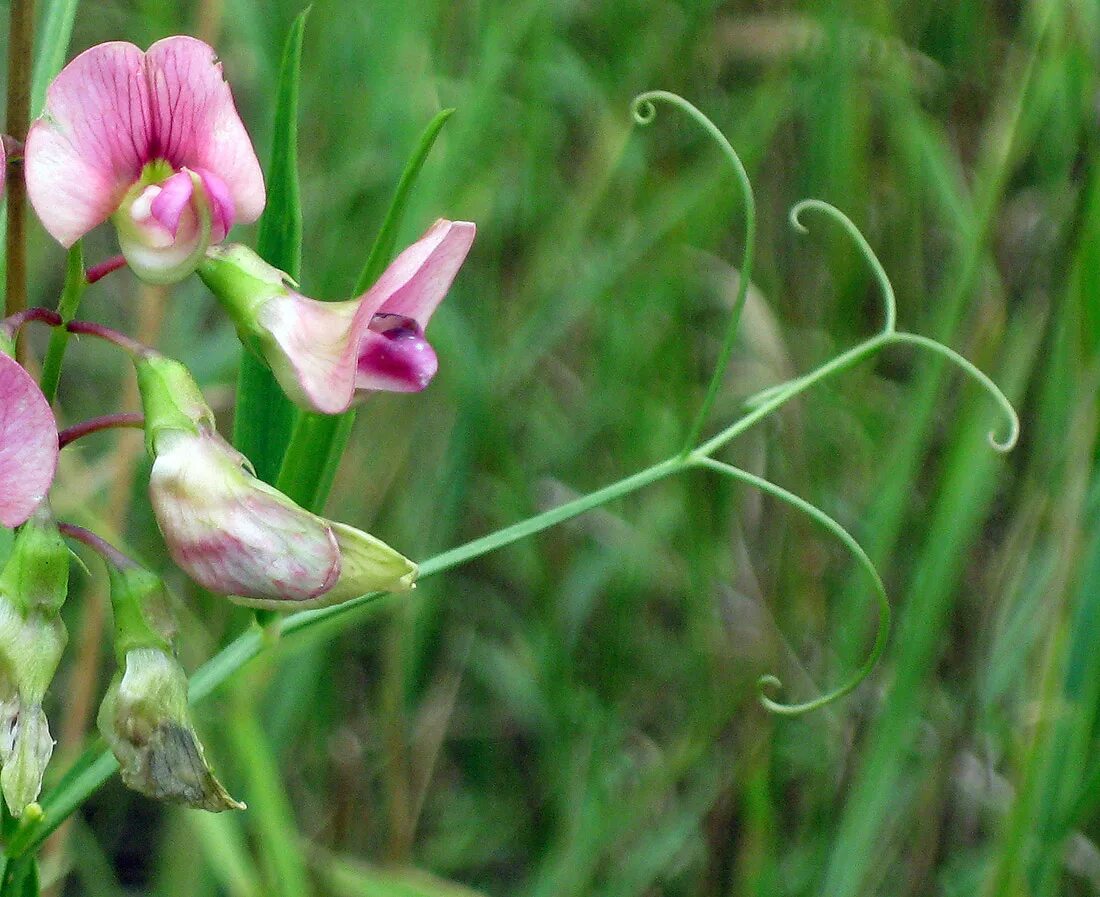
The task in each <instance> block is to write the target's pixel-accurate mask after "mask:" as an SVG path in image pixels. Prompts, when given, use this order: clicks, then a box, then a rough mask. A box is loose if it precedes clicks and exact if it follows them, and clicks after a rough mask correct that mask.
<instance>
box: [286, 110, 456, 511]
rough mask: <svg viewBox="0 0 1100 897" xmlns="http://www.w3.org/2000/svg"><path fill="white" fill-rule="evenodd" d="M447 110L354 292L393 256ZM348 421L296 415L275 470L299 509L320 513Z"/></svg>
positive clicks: (420, 146) (351, 416)
mask: <svg viewBox="0 0 1100 897" xmlns="http://www.w3.org/2000/svg"><path fill="white" fill-rule="evenodd" d="M453 113H454V109H444V110H442V111H441V112H439V113H438V114H436V116H435V118H433V119H432V120H431V121H430V122H429V123H428V126H427V127H426V128H425V129H424V131H423V133H422V134H421V135H420V140H419V142H418V143H417V145H416V149H415V151H414V152H413V154H412V156H411V157H410V158H409V161H408V162H407V163H406V164H405V170H404V171H403V172H402V173H401V180H400V181H398V184H397V190H396V192H395V193H394V196H393V201H392V202H391V203H390V208H389V211H388V212H386V217H385V219H383V221H382V227H381V229H380V230H379V231H378V236H377V237H376V238H375V240H374V245H373V246H372V247H371V251H370V254H369V255H368V256H367V261H366V264H364V265H363V270H362V272H360V274H359V279H358V281H356V284H355V294H356V295H359V294H360V293H363V292H365V291H366V290H367V288H368V287H369V286H370V285H371V284H372V283H374V282H375V281H376V280H377V279H378V277H379V275H381V273H382V272H383V271H384V270H385V268H386V265H388V264H389V263H390V261H391V260H392V259H393V256H394V251H395V249H396V247H397V234H398V231H399V230H400V228H401V222H402V219H403V218H404V215H405V209H406V207H407V206H408V204H409V197H410V196H411V195H412V188H413V184H414V183H415V182H416V178H417V176H418V175H419V174H420V171H421V169H422V168H423V167H424V162H425V160H426V159H427V158H428V153H430V152H431V149H432V147H433V146H434V145H435V140H436V138H437V137H438V136H439V132H440V131H441V130H442V129H443V125H445V124H446V123H447V119H449V118H450V117H451V115H452V114H453ZM354 422H355V412H354V411H349V412H347V413H346V414H339V415H335V416H329V415H324V414H308V413H307V414H302V415H301V416H300V417H299V418H298V423H297V425H296V426H295V428H294V435H293V436H292V437H291V440H290V445H289V446H288V447H287V450H286V456H285V458H284V459H283V466H282V469H281V470H280V471H279V480H278V486H279V488H280V489H281V490H282V491H283V492H285V493H286V494H287V495H289V496H290V497H291V498H293V499H294V500H295V501H296V502H298V503H299V504H301V505H303V506H304V507H307V508H309V509H310V510H312V511H320V510H321V509H322V508H323V507H324V505H325V501H326V500H327V499H328V493H329V490H330V489H331V488H332V481H333V479H334V478H335V476H336V468H337V466H338V465H339V463H340V458H341V457H342V456H343V454H344V448H345V447H346V446H347V444H348V437H349V436H350V435H351V428H352V424H354Z"/></svg>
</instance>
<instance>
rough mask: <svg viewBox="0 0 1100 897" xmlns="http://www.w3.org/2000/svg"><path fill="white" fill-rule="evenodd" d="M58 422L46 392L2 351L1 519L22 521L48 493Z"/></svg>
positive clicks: (9, 523) (54, 465) (7, 522)
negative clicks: (43, 393)
mask: <svg viewBox="0 0 1100 897" xmlns="http://www.w3.org/2000/svg"><path fill="white" fill-rule="evenodd" d="M57 453H58V448H57V423H56V421H55V420H54V416H53V412H52V411H51V410H50V406H49V403H48V402H47V401H46V397H45V396H44V395H42V391H41V390H40V389H39V388H38V384H37V383H35V382H34V380H33V379H32V378H31V376H30V374H28V373H27V372H26V371H25V370H23V368H22V367H20V366H19V365H18V364H17V363H16V362H15V359H13V358H10V357H9V356H7V355H4V354H3V353H0V523H2V524H3V525H4V526H7V527H14V526H19V525H20V524H21V523H24V522H26V520H27V519H28V518H29V517H30V516H31V513H32V512H33V511H34V509H35V508H36V507H37V506H38V505H39V504H40V503H41V501H42V500H43V499H44V498H45V497H46V493H47V492H48V491H49V488H50V483H52V482H53V476H54V472H55V471H56V470H57Z"/></svg>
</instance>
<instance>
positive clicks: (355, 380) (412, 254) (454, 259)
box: [198, 219, 476, 414]
mask: <svg viewBox="0 0 1100 897" xmlns="http://www.w3.org/2000/svg"><path fill="white" fill-rule="evenodd" d="M475 232H476V228H475V226H474V225H473V224H472V223H471V222H469V221H446V220H443V219H441V220H439V221H437V222H436V223H435V224H433V225H432V226H431V227H430V228H429V229H428V231H427V233H425V234H424V236H422V237H421V238H420V239H419V240H417V241H416V242H415V243H413V245H412V246H410V247H408V249H406V250H405V251H404V252H402V253H401V254H400V255H399V256H398V257H397V258H396V259H394V261H393V263H392V264H391V265H390V266H389V267H388V268H387V269H386V270H385V271H384V272H383V274H382V276H381V277H380V278H379V279H378V282H377V283H375V284H374V286H372V287H371V288H370V289H369V290H367V292H365V293H364V294H363V295H362V296H360V297H359V298H358V299H353V300H351V301H349V302H318V301H316V300H314V299H308V298H306V297H305V296H303V295H301V294H300V293H297V292H295V291H294V290H293V289H292V288H291V282H290V279H289V278H288V277H287V276H286V275H285V274H284V273H283V272H282V271H279V270H278V269H276V268H273V267H271V266H270V265H268V264H267V263H266V262H264V261H263V259H261V258H260V257H259V256H257V255H256V254H255V253H254V252H252V251H251V250H250V249H248V248H247V247H245V246H240V245H227V246H224V247H217V248H215V249H212V250H210V252H209V253H208V258H207V260H206V261H205V262H203V264H202V266H201V267H200V268H199V271H198V273H199V276H200V277H201V278H202V279H203V281H204V282H205V283H206V285H207V286H208V287H209V288H210V290H211V291H212V292H213V293H214V295H215V296H217V297H218V299H219V300H221V302H222V303H223V304H224V305H225V306H226V307H227V309H228V310H229V313H230V315H232V317H233V319H234V321H235V322H236V324H237V329H238V331H239V332H240V334H241V338H242V339H243V340H244V342H245V344H246V345H247V346H249V347H250V348H251V349H253V351H255V352H257V354H259V355H261V356H262V357H263V358H264V360H265V361H266V362H267V364H268V365H269V366H270V368H271V370H272V372H273V373H274V374H275V377H276V379H277V380H278V381H279V384H280V386H282V388H283V390H284V391H285V392H286V394H287V396H289V397H290V399H291V400H292V401H294V402H296V403H297V404H299V405H301V406H302V407H304V408H307V409H309V410H312V411H318V412H321V413H322V414H338V413H340V412H342V411H345V410H347V408H348V406H350V405H351V404H352V402H353V401H354V400H355V399H356V398H358V397H361V396H363V395H364V394H365V393H366V392H368V391H370V390H386V391H389V392H418V391H420V390H422V389H424V387H426V386H427V385H428V383H429V382H430V381H431V379H432V377H433V376H435V373H436V370H437V369H438V367H439V361H438V359H437V358H436V354H435V350H434V349H433V348H432V346H431V344H430V343H429V342H428V341H427V339H426V338H425V336H424V329H425V328H426V327H427V326H428V321H429V320H431V317H432V314H433V313H434V312H435V310H436V308H437V307H438V306H439V303H440V302H442V301H443V297H444V296H446V295H447V291H448V290H449V289H450V287H451V283H452V282H453V281H454V279H455V276H456V275H457V274H458V269H459V268H460V267H461V266H462V263H463V261H464V260H465V259H466V254H467V253H468V252H469V251H470V246H471V244H472V243H473V240H474V234H475Z"/></svg>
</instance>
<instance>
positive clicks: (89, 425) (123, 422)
mask: <svg viewBox="0 0 1100 897" xmlns="http://www.w3.org/2000/svg"><path fill="white" fill-rule="evenodd" d="M144 426H145V415H144V414H137V413H134V412H127V413H125V414H105V415H104V416H103V417H93V418H92V419H91V420H86V421H83V422H82V423H79V424H74V425H73V426H71V427H68V428H67V429H65V430H62V431H61V432H60V433H58V434H57V442H58V446H59V447H60V448H65V446H67V445H70V444H71V443H74V442H76V441H77V440H78V439H80V438H81V437H83V436H87V435H88V434H90V433H99V432H102V431H103V430H111V429H114V428H117V427H130V428H135V429H139V430H140V429H141V428H142V427H144Z"/></svg>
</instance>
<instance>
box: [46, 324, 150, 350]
mask: <svg viewBox="0 0 1100 897" xmlns="http://www.w3.org/2000/svg"><path fill="white" fill-rule="evenodd" d="M66 329H67V330H68V331H69V333H76V334H80V335H83V336H94V337H98V338H99V339H103V340H107V342H109V343H114V344H115V345H116V346H118V347H119V348H120V349H122V350H124V351H126V352H129V353H130V354H131V355H138V356H141V355H146V354H147V353H148V352H149V347H148V346H143V345H142V344H141V343H139V342H138V341H137V340H135V339H131V338H130V337H128V336H127V335H126V334H125V333H120V332H119V331H117V330H115V329H114V328H113V327H104V326H103V325H102V324H96V323H93V322H92V321H69V323H68V324H67V325H66Z"/></svg>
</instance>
